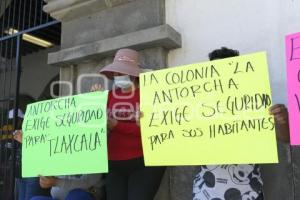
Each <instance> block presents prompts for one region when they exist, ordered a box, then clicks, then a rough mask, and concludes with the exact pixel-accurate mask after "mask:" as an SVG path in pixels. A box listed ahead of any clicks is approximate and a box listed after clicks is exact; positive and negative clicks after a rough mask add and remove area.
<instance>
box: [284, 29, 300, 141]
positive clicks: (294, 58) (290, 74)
mask: <svg viewBox="0 0 300 200" xmlns="http://www.w3.org/2000/svg"><path fill="white" fill-rule="evenodd" d="M285 39H286V63H287V82H288V109H289V123H290V133H291V145H300V32H299V33H294V34H291V35H287V36H286V38H285Z"/></svg>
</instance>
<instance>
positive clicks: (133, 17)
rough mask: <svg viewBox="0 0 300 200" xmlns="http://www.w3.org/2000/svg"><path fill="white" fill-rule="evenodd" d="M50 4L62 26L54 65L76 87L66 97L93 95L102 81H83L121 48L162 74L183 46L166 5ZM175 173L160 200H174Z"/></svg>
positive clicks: (114, 0) (124, 1)
mask: <svg viewBox="0 0 300 200" xmlns="http://www.w3.org/2000/svg"><path fill="white" fill-rule="evenodd" d="M45 2H47V5H46V6H45V7H44V11H46V12H48V13H50V15H51V16H52V17H54V18H56V19H57V20H59V21H61V22H62V36H61V49H60V50H59V51H57V52H53V53H50V54H49V55H48V64H50V65H54V66H58V67H60V79H61V81H65V82H66V83H69V84H71V85H72V87H73V90H70V88H69V87H68V85H67V84H64V85H62V86H61V95H69V94H77V93H83V92H87V91H89V89H90V87H91V85H93V84H94V83H96V82H97V81H99V80H98V79H97V77H95V78H91V77H89V78H86V79H85V78H83V79H80V77H82V75H85V74H93V73H96V74H97V72H98V71H99V69H101V68H102V67H103V66H105V65H106V64H108V63H110V62H111V61H112V59H113V55H114V54H115V52H116V51H117V50H118V49H120V48H133V49H135V50H138V51H139V52H140V55H141V58H140V59H141V60H140V61H141V63H140V64H141V66H142V67H143V68H147V69H149V68H150V69H160V68H164V67H166V66H167V53H168V51H169V50H170V49H174V48H179V47H181V36H180V34H179V33H178V32H177V31H176V30H174V29H173V28H172V27H171V26H169V25H168V24H166V22H165V2H164V0H85V1H82V0H45ZM78 86H80V89H79V87H78ZM70 92H71V93H70ZM171 171H172V170H171V168H170V169H168V170H167V173H166V174H165V178H164V179H163V181H162V186H161V187H160V190H159V191H160V192H159V193H158V195H157V198H156V199H157V200H168V199H169V198H170V196H169V195H170V193H171V189H170V182H171V177H170V174H171V173H172V172H171ZM191 181H192V180H191ZM187 187H189V188H191V186H187ZM177 199H178V198H177ZM181 200H183V199H181Z"/></svg>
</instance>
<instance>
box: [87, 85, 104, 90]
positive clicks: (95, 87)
mask: <svg viewBox="0 0 300 200" xmlns="http://www.w3.org/2000/svg"><path fill="white" fill-rule="evenodd" d="M95 91H100V92H102V91H104V88H103V86H102V85H101V84H95V85H93V86H92V87H91V89H90V92H95Z"/></svg>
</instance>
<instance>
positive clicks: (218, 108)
mask: <svg viewBox="0 0 300 200" xmlns="http://www.w3.org/2000/svg"><path fill="white" fill-rule="evenodd" d="M140 89H141V111H142V112H143V114H144V116H143V117H142V119H141V129H142V143H143V151H144V159H145V164H146V165H147V166H168V165H209V164H250V163H277V162H278V155H277V144H276V136H275V127H274V119H273V117H272V116H270V114H269V112H268V108H269V107H270V106H271V104H272V98H271V90H270V84H269V75H268V65H267V59H266V53H265V52H259V53H255V54H250V55H245V56H239V57H233V58H227V59H222V60H216V61H212V62H204V63H197V64H191V65H186V66H180V67H175V68H168V69H164V70H159V71H153V72H147V73H143V74H141V75H140Z"/></svg>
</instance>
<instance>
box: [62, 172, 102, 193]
mask: <svg viewBox="0 0 300 200" xmlns="http://www.w3.org/2000/svg"><path fill="white" fill-rule="evenodd" d="M101 177H102V174H88V175H82V176H81V177H76V176H65V177H59V178H58V182H57V185H56V186H57V187H60V188H61V189H63V188H64V189H66V190H69V191H70V190H73V189H76V188H80V189H84V190H86V189H88V188H90V187H92V186H95V185H96V184H98V183H99V182H100V180H101Z"/></svg>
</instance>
